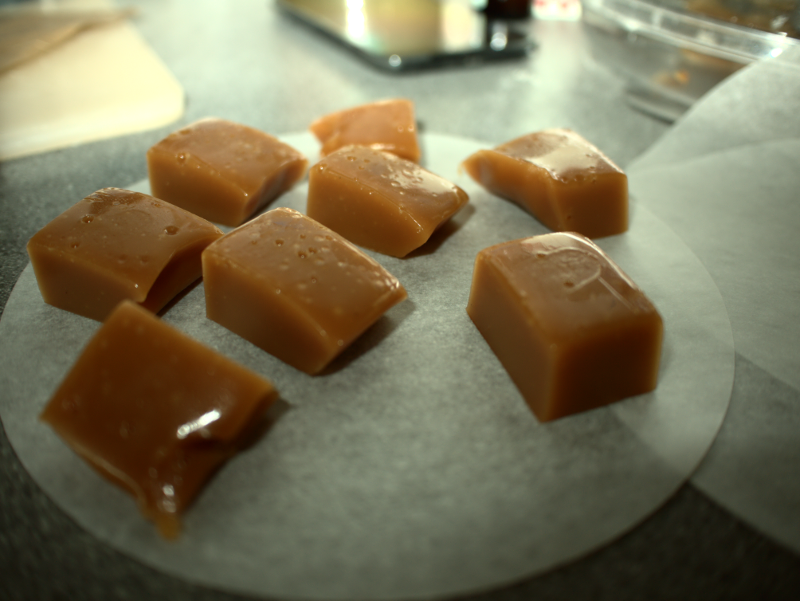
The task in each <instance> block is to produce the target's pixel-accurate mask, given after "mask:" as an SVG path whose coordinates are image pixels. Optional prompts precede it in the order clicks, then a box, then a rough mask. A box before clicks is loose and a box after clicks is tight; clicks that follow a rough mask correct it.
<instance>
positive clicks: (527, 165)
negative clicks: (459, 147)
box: [463, 129, 628, 238]
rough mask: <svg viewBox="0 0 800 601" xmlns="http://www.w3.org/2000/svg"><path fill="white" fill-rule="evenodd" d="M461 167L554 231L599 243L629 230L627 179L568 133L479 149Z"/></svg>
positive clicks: (543, 134)
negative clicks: (607, 237) (491, 148)
mask: <svg viewBox="0 0 800 601" xmlns="http://www.w3.org/2000/svg"><path fill="white" fill-rule="evenodd" d="M463 167H464V168H465V169H466V171H467V173H469V175H470V176H471V177H472V179H474V180H475V181H476V182H478V183H479V184H481V185H482V186H483V187H484V188H486V189H487V190H488V191H489V192H491V193H492V194H496V195H497V196H501V197H503V198H506V199H508V200H511V201H513V202H515V203H517V204H518V205H520V206H521V207H523V208H524V209H527V210H528V211H529V212H530V213H532V214H533V216H534V217H536V219H538V220H539V221H541V222H542V223H543V224H544V225H546V226H547V227H548V228H550V229H551V230H553V231H557V232H578V233H580V234H583V235H584V236H588V237H589V238H601V237H603V236H612V235H614V234H621V233H622V232H625V231H627V229H628V178H627V176H626V175H625V173H624V172H623V171H622V170H621V169H620V168H619V167H617V166H616V165H615V164H614V163H613V162H611V160H610V159H609V158H608V157H606V156H605V155H604V154H603V153H602V152H600V151H599V150H598V149H597V148H595V147H594V146H592V145H591V144H590V143H589V142H587V141H586V140H585V139H584V138H582V137H581V136H579V135H578V134H576V133H575V132H573V131H570V130H568V129H549V130H545V131H541V132H537V133H533V134H529V135H527V136H522V137H521V138H517V139H515V140H511V141H510V142H506V143H505V144H502V145H500V146H498V147H497V148H495V149H493V150H479V151H478V152H476V153H474V154H473V155H471V156H470V157H468V158H467V159H466V160H465V161H464V163H463Z"/></svg>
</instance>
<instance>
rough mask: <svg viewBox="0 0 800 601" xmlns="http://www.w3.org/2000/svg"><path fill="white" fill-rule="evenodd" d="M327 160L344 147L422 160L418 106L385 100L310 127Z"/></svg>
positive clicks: (349, 110) (321, 120)
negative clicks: (415, 116)
mask: <svg viewBox="0 0 800 601" xmlns="http://www.w3.org/2000/svg"><path fill="white" fill-rule="evenodd" d="M309 129H310V130H311V133H313V134H314V135H315V136H316V137H317V139H318V140H319V141H320V142H321V143H322V149H321V150H320V154H321V155H322V156H326V155H328V154H330V153H332V152H333V151H335V150H338V149H339V148H343V147H344V146H352V145H357V146H371V147H372V148H377V149H379V150H385V151H387V152H391V153H392V154H395V155H397V156H399V157H403V158H404V159H408V160H409V161H415V162H416V161H418V160H419V157H420V151H419V142H418V140H417V123H416V121H415V120H414V104H413V103H412V102H411V101H410V100H403V99H395V100H381V101H378V102H373V103H371V104H364V105H361V106H357V107H353V108H350V109H347V110H344V111H339V112H338V113H331V114H330V115H325V116H324V117H320V118H319V119H317V120H316V121H314V123H312V124H311V125H310V126H309Z"/></svg>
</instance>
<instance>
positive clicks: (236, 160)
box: [147, 117, 308, 226]
mask: <svg viewBox="0 0 800 601" xmlns="http://www.w3.org/2000/svg"><path fill="white" fill-rule="evenodd" d="M307 166H308V161H307V160H306V158H305V157H304V156H303V155H302V154H301V153H300V152H299V151H297V150H295V149H294V148H292V147H291V146H289V145H288V144H284V143H283V142H281V141H280V140H278V139H277V138H274V137H272V136H270V135H269V134H266V133H264V132H263V131H260V130H257V129H254V128H252V127H247V126H246V125H240V124H238V123H233V122H231V121H226V120H224V119H217V118H213V117H209V118H206V119H201V120H200V121H197V122H195V123H193V124H191V125H188V126H186V127H184V128H183V129H180V130H178V131H176V132H173V133H171V134H170V135H168V136H167V137H166V138H164V139H163V140H161V141H160V142H158V143H157V144H155V145H154V146H152V147H151V148H150V149H149V150H148V151H147V170H148V174H149V177H150V189H151V192H152V194H153V196H155V197H157V198H161V199H163V200H166V201H167V202H171V203H173V204H175V205H177V206H179V207H183V208H184V209H186V210H187V211H191V212H192V213H194V214H196V215H200V216H201V217H203V218H205V219H208V220H209V221H213V222H215V223H220V224H222V225H228V226H237V225H240V224H242V223H244V222H245V221H247V220H248V219H249V218H250V217H251V216H252V215H253V214H254V213H256V211H258V210H259V209H260V208H262V207H263V206H265V205H266V204H268V203H269V202H271V201H272V200H274V199H275V198H277V197H278V196H280V195H281V194H283V193H284V192H285V191H287V190H289V189H290V188H291V187H292V186H294V184H295V183H297V182H298V181H299V180H300V179H301V178H302V177H303V175H305V171H306V167H307Z"/></svg>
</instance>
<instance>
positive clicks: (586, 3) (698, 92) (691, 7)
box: [583, 0, 800, 121]
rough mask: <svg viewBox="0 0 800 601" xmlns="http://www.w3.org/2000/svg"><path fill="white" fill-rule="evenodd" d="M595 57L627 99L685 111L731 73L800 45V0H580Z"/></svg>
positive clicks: (669, 114) (663, 113) (664, 112)
mask: <svg viewBox="0 0 800 601" xmlns="http://www.w3.org/2000/svg"><path fill="white" fill-rule="evenodd" d="M583 17H584V21H585V23H586V24H587V25H588V27H587V32H588V34H589V36H590V40H591V44H592V49H593V55H594V56H595V58H596V60H598V62H600V63H602V64H604V65H606V66H607V67H609V68H610V69H612V70H613V71H615V72H616V73H618V74H619V75H621V76H622V77H623V78H624V79H625V80H626V82H627V86H628V100H629V101H630V102H631V103H632V104H633V105H634V106H636V107H637V108H640V109H642V110H644V111H646V112H648V113H650V114H653V115H655V116H658V117H660V118H663V119H665V120H669V121H671V120H674V119H676V118H677V117H678V116H680V115H681V114H682V113H683V112H684V111H685V110H686V109H687V108H688V107H689V106H691V105H692V104H693V103H694V102H695V101H696V100H697V99H698V98H700V97H701V96H703V95H704V94H705V93H706V92H708V91H709V90H710V89H711V88H713V87H714V86H715V85H717V84H718V83H720V82H721V81H722V80H724V79H725V78H726V77H728V76H729V75H730V74H731V73H733V72H734V71H736V70H738V69H740V68H741V67H743V66H744V65H747V64H750V63H752V62H754V61H756V60H760V59H769V58H774V57H776V56H778V55H779V54H781V53H782V52H783V51H784V50H786V49H787V48H789V47H792V46H797V45H798V44H800V40H798V39H797V38H796V37H793V36H795V35H796V32H797V29H796V24H797V22H798V2H797V0H650V1H647V0H583Z"/></svg>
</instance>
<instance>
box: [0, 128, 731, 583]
mask: <svg viewBox="0 0 800 601" xmlns="http://www.w3.org/2000/svg"><path fill="white" fill-rule="evenodd" d="M283 139H284V140H285V141H287V142H288V143H290V144H292V145H294V146H295V147H296V148H298V149H299V150H301V151H303V152H305V153H306V154H307V156H309V158H310V159H311V160H312V161H313V160H314V159H315V157H316V156H317V153H318V150H317V149H318V146H317V145H316V143H315V142H314V140H313V139H312V138H311V136H310V135H307V134H297V135H290V136H284V137H283ZM422 142H423V152H424V157H425V158H424V161H423V164H424V165H425V166H426V167H427V168H428V169H430V170H432V171H434V172H436V173H439V174H440V175H443V176H444V177H447V178H448V179H451V180H452V181H455V182H457V183H458V184H459V185H461V186H462V187H463V188H464V189H465V190H467V192H468V193H469V194H470V198H471V202H470V204H469V205H468V206H467V207H466V208H465V209H463V210H462V211H461V212H460V213H459V214H458V215H457V216H456V217H455V218H454V219H453V220H452V223H450V224H448V225H447V226H445V227H444V228H442V230H440V231H439V232H437V234H435V235H434V238H433V239H432V240H431V242H430V243H429V244H428V245H426V246H425V247H423V248H422V249H420V251H418V252H416V253H415V254H414V255H413V256H411V257H408V258H406V259H394V258H391V257H386V256H383V255H379V254H376V253H370V254H372V256H374V257H375V258H376V259H377V260H378V261H380V262H381V263H382V264H383V265H384V266H385V267H386V268H387V269H388V270H389V271H390V272H392V273H393V274H394V275H396V276H397V277H398V278H399V279H400V281H401V282H402V283H403V284H404V285H405V287H406V289H407V290H408V293H409V298H408V300H407V301H406V302H404V303H401V304H400V305H398V306H396V307H394V308H393V309H392V310H391V311H389V312H388V313H387V315H386V316H384V317H383V318H382V319H381V320H380V321H379V322H378V323H377V324H376V325H375V326H374V327H373V328H371V329H370V330H369V331H368V332H367V333H366V334H365V335H364V336H362V337H361V338H360V339H359V340H358V341H356V343H355V344H354V345H353V346H352V347H351V348H349V349H348V350H347V351H346V352H345V354H344V355H343V356H342V357H341V358H339V359H338V360H337V361H336V363H335V364H334V366H333V368H332V369H331V370H329V372H327V373H326V374H325V375H322V376H317V377H309V376H307V375H305V374H302V373H300V372H298V371H295V370H294V369H292V368H290V367H288V366H286V365H284V364H283V363H281V362H280V361H278V360H277V359H275V358H273V357H271V356H270V355H268V354H266V353H264V352H263V351H261V350H259V349H257V348H256V347H254V346H253V345H251V344H249V343H247V342H245V341H244V340H242V339H240V338H238V337H237V336H236V335H234V334H232V333H230V332H228V331H227V330H225V329H224V328H222V327H220V326H218V325H217V324H215V323H213V322H211V321H209V320H207V319H206V318H205V306H204V298H203V288H202V284H200V285H198V286H197V287H195V288H194V289H193V290H191V291H190V292H189V293H188V294H186V295H185V296H184V297H183V298H181V299H180V300H179V301H178V302H177V303H176V304H174V305H173V306H172V307H171V308H169V310H168V311H167V312H166V313H165V315H164V319H165V320H166V321H168V322H171V323H172V324H173V325H175V326H176V327H178V328H179V329H181V330H183V331H184V332H186V333H188V334H190V335H191V336H193V337H195V338H196V339H198V340H201V341H202V342H204V343H206V344H208V345H209V346H212V347H214V348H215V349H217V350H218V351H220V352H222V353H224V354H225V355H227V356H229V357H231V358H233V359H235V360H237V361H239V362H241V363H243V364H244V365H247V366H248V367H250V368H251V369H254V370H255V371H257V372H259V373H261V374H263V375H265V376H266V377H268V378H270V379H271V380H272V381H273V382H274V383H275V385H276V386H277V388H278V389H279V390H280V392H281V395H282V399H283V400H284V403H283V407H284V411H283V412H282V414H281V415H279V416H278V417H277V418H276V420H275V422H274V424H273V425H272V427H271V428H270V429H269V430H268V431H267V432H266V433H265V434H264V435H263V436H262V438H261V439H260V440H259V441H258V442H257V443H256V444H254V445H253V446H251V447H249V448H248V449H246V450H245V451H244V452H242V453H240V454H239V455H238V456H237V457H235V458H234V459H232V460H231V461H230V462H229V463H228V464H226V465H225V466H224V467H223V468H222V469H221V470H220V471H219V472H218V473H217V474H216V475H215V477H214V478H213V479H212V480H211V481H210V482H209V484H208V486H207V487H206V489H205V490H204V491H203V492H202V494H201V495H200V496H199V498H198V499H197V501H196V502H195V504H194V505H193V506H192V507H191V508H190V509H189V510H188V512H187V513H186V514H185V519H184V526H185V528H184V532H183V534H182V536H181V537H180V539H179V540H178V541H176V542H166V541H164V540H162V539H161V538H159V536H158V534H157V533H156V531H155V529H154V528H153V526H152V525H151V524H150V523H148V522H146V521H145V520H144V519H142V518H141V517H140V515H139V514H138V511H137V509H136V505H135V502H134V501H133V499H132V498H131V497H129V496H128V495H127V494H125V493H124V492H122V491H121V490H119V489H118V488H116V487H115V486H112V485H110V484H109V483H108V482H106V481H105V480H103V479H102V478H101V477H100V476H98V475H97V474H96V473H95V472H94V471H93V470H92V469H91V468H89V467H88V466H87V465H86V464H85V463H84V462H83V461H82V460H81V459H79V458H78V457H77V456H76V455H75V454H74V453H72V452H71V451H70V450H69V449H68V448H67V447H66V446H65V445H64V444H63V443H62V442H61V441H60V440H59V439H58V438H57V437H56V436H55V434H54V433H53V432H52V431H51V430H50V428H48V427H47V426H46V425H44V424H43V423H41V422H39V421H38V419H37V417H38V414H39V413H40V411H41V410H42V408H43V407H44V405H45V404H46V402H47V401H48V399H49V397H50V395H51V394H52V393H53V391H54V390H55V388H56V386H57V385H58V383H59V382H60V380H61V379H62V378H63V376H64V374H65V373H66V371H67V370H68V369H69V367H70V366H71V365H72V363H73V362H74V361H75V360H76V358H77V356H78V354H79V353H80V350H81V348H82V346H83V345H84V344H85V343H86V342H87V340H88V339H89V338H90V336H91V335H92V333H93V332H94V331H95V330H96V329H97V328H98V327H99V324H97V323H96V322H93V321H91V320H88V319H84V318H81V317H77V316H75V315H72V314H70V313H67V312H64V311H61V310H59V309H55V308H53V307H50V306H48V305H46V304H44V302H43V301H42V299H41V296H40V294H39V291H38V288H37V286H36V281H35V278H34V276H33V273H32V270H31V268H30V266H29V267H28V268H27V269H26V270H25V272H24V273H23V274H22V276H21V277H20V279H19V281H18V283H17V285H16V287H15V289H14V291H13V292H12V294H11V297H10V299H9V301H8V304H7V306H6V309H5V313H4V315H3V318H2V320H1V321H0V361H1V362H2V364H1V365H0V378H1V381H2V387H3V389H4V390H5V394H4V395H3V397H2V400H0V415H2V419H3V423H4V425H5V428H6V432H7V433H8V437H9V439H10V441H11V444H12V445H13V446H14V449H15V450H16V452H17V454H18V456H19V458H20V460H21V461H22V463H23V464H24V466H25V467H26V469H27V470H28V471H29V472H30V473H31V475H32V476H33V478H34V479H35V480H36V481H37V482H38V483H39V484H40V485H41V487H42V488H43V489H44V490H45V491H46V492H47V493H48V494H49V495H50V496H51V497H52V499H53V500H54V501H55V502H56V503H57V504H58V505H59V506H60V507H61V508H63V510H64V511H65V512H67V514H69V515H70V516H72V517H73V518H74V519H75V520H76V521H77V522H78V523H79V524H81V525H82V526H83V527H84V528H86V529H87V530H88V531H89V532H91V533H92V534H94V535H95V536H97V537H98V538H99V539H100V540H102V541H105V542H107V543H109V544H111V545H112V546H114V547H115V548H117V549H119V550H121V551H123V552H125V553H127V554H129V555H130V556H132V557H134V558H136V559H138V560H140V561H142V562H144V563H146V564H148V565H151V566H153V567H155V568H157V569H159V570H161V571H163V572H166V573H169V574H172V575H175V576H178V577H181V578H185V579H187V580H190V581H193V582H197V583H201V584H206V585H210V586H213V587H216V588H223V589H228V590H232V591H238V592H243V593H248V594H253V595H265V596H270V597H280V598H298V599H399V598H413V597H423V598H430V597H440V596H448V595H455V594H466V593H469V592H473V591H477V590H481V589H486V588H490V587H493V586H497V585H500V584H504V583H508V582H510V581H513V580H515V579H518V578H521V577H524V576H528V575H531V574H535V573H538V572H542V571H544V570H547V569H550V568H553V567H555V566H557V565H560V564H563V563H564V562H567V561H569V560H572V559H575V558H577V557H579V556H581V555H583V554H586V553H587V552H589V551H591V550H593V549H596V548H597V547H599V546H601V545H603V544H605V543H608V542H609V541H611V540H613V539H614V538H615V537H617V536H619V535H620V534H622V533H623V532H625V531H627V530H628V529H630V528H632V527H633V526H635V525H636V524H637V523H638V522H640V521H641V520H642V519H644V518H645V517H646V516H647V515H649V514H650V513H651V512H653V511H655V510H656V509H657V508H658V507H659V506H660V505H661V504H662V503H663V502H664V501H665V500H666V499H667V498H668V497H669V496H670V495H671V494H672V493H673V492H674V491H675V490H676V489H677V488H678V487H679V486H680V485H681V483H683V482H684V481H685V480H686V478H687V477H688V476H689V475H690V473H691V472H692V471H693V470H694V468H695V467H696V466H697V465H698V463H699V462H700V460H701V459H702V457H703V455H704V453H705V452H706V450H707V449H708V447H709V446H710V445H711V442H712V441H713V439H714V436H715V435H716V432H717V430H718V429H719V427H720V424H721V423H722V420H723V418H724V415H725V411H726V409H727V406H728V401H729V398H730V391H731V386H732V383H733V365H734V355H733V342H732V336H731V328H730V323H729V321H728V317H727V314H726V311H725V306H724V304H723V302H722V299H721V297H720V294H719V292H718V290H717V288H716V286H715V285H714V283H713V281H712V280H711V278H710V276H709V275H708V273H707V272H706V270H705V269H704V268H703V266H702V265H701V263H700V262H699V261H698V260H697V258H696V257H695V256H694V255H693V253H692V252H691V251H690V250H689V249H688V248H687V247H686V246H685V245H684V244H683V243H682V242H681V241H680V239H679V238H678V237H677V236H676V235H675V234H673V233H672V231H671V230H669V228H667V227H666V226H665V225H663V224H662V223H661V222H660V221H659V220H658V219H657V218H656V217H654V216H653V215H652V213H650V212H649V211H647V210H646V209H645V208H643V207H642V206H639V205H637V204H636V203H635V200H634V202H633V203H632V219H631V227H630V230H629V231H628V232H627V233H625V234H623V235H620V236H615V237H611V238H606V239H602V240H600V241H599V244H600V246H602V247H603V248H604V249H605V250H606V251H607V252H608V253H609V254H610V255H611V257H612V258H614V259H615V260H616V261H617V262H618V263H619V264H620V266H621V267H622V268H623V269H624V270H625V271H626V272H627V273H628V275H630V276H631V277H632V278H633V279H634V280H635V281H636V282H637V283H638V284H639V285H640V286H641V287H642V288H643V289H644V290H645V292H646V293H647V294H648V296H650V298H651V299H652V300H653V302H654V303H655V305H656V306H657V307H658V309H659V311H660V312H661V314H662V316H663V317H664V322H665V339H664V346H663V358H662V364H661V371H660V375H659V384H658V388H657V390H656V391H655V392H653V393H651V394H647V395H643V396H640V397H636V398H631V399H628V400H625V401H622V402H620V403H617V404H614V405H612V406H610V407H606V408H602V409H599V410H595V411H591V412H587V413H584V414H581V415H576V416H572V417H569V418H565V419H561V420H558V421H555V422H550V423H547V424H540V423H538V422H537V421H536V419H535V418H534V417H533V415H532V414H531V412H530V411H529V410H528V408H527V406H526V405H525V403H524V401H523V400H522V398H521V396H520V395H519V393H518V392H517V390H516V388H515V387H514V385H513V384H512V383H511V381H510V379H509V378H508V376H507V375H506V373H505V371H504V370H503V368H502V367H501V365H500V364H499V362H498V361H497V359H496V358H495V357H494V355H493V354H492V353H491V351H490V350H489V348H488V346H487V345H486V343H485V342H484V340H483V338H482V337H481V336H480V334H479V333H478V331H477V330H476V329H475V327H474V326H473V324H472V322H471V321H470V320H469V318H468V316H467V314H466V311H465V307H466V304H467V298H468V295H469V288H470V282H471V277H472V268H473V262H474V258H475V255H476V253H477V252H478V251H479V250H480V249H482V248H484V247H486V246H489V245H491V244H495V243H497V242H501V241H504V240H511V239H515V238H521V237H526V236H531V235H535V234H540V233H545V231H546V230H545V228H544V227H543V226H541V225H540V224H539V223H538V222H537V221H536V220H535V219H533V218H532V217H531V216H529V215H528V214H526V213H525V212H523V211H522V210H520V209H519V208H518V207H517V206H515V205H513V204H511V203H508V202H505V201H503V200H500V199H498V198H496V197H493V196H491V195H490V194H488V193H486V192H485V191H483V190H482V189H480V188H479V187H477V186H476V185H474V184H473V183H472V182H471V181H470V180H469V178H468V177H466V176H465V175H464V174H461V173H459V172H458V165H459V163H460V162H461V161H462V160H463V159H464V158H466V157H467V156H468V155H469V154H471V153H472V152H474V151H475V150H477V149H479V148H481V147H485V146H486V145H482V144H480V143H478V142H475V141H471V140H466V139H461V138H456V137H451V136H444V135H435V134H427V135H424V136H423V137H422ZM134 187H137V188H138V189H143V188H144V189H146V182H140V183H139V184H137V185H136V186H134ZM306 191H307V184H305V183H304V184H302V185H300V186H298V187H297V188H296V189H294V190H293V191H292V192H290V193H288V194H286V195H285V196H283V197H282V198H280V199H278V200H277V201H276V202H274V203H272V207H275V206H289V207H292V208H295V209H298V210H300V211H303V212H304V211H305V195H306ZM632 192H633V196H634V199H635V190H633V191H632ZM42 225H44V224H42ZM576 377H579V375H576Z"/></svg>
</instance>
